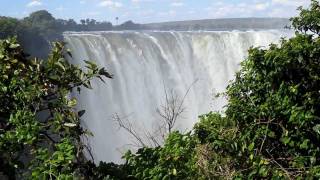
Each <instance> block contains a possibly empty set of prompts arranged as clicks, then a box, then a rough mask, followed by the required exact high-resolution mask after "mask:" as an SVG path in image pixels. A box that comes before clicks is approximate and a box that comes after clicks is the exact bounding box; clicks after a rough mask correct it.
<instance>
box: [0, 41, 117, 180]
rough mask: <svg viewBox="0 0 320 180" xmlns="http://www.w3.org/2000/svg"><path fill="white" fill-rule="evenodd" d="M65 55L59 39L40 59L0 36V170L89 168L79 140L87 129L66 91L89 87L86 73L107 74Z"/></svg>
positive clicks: (82, 172) (41, 173)
mask: <svg viewBox="0 0 320 180" xmlns="http://www.w3.org/2000/svg"><path fill="white" fill-rule="evenodd" d="M66 56H67V51H66V50H65V48H64V46H63V44H61V43H55V44H54V46H53V49H52V53H51V54H50V55H49V58H48V59H47V60H46V61H42V60H38V59H28V58H27V57H26V56H25V54H24V53H23V52H22V49H21V47H20V45H19V44H18V43H17V42H16V40H15V39H14V38H13V39H7V40H1V41H0V99H1V101H0V176H1V174H4V175H5V176H7V177H9V178H10V179H14V178H18V179H21V178H22V177H30V178H31V179H72V178H73V177H77V176H78V177H81V176H82V177H87V176H89V174H90V173H91V172H89V171H91V169H90V168H88V167H89V165H90V162H88V161H86V159H85V158H84V156H83V153H82V152H83V151H85V149H86V145H85V144H83V143H82V142H81V140H80V136H85V135H86V134H87V131H86V130H85V129H82V128H81V126H80V117H81V115H82V114H83V113H84V111H80V112H76V111H75V109H74V106H75V105H76V104H77V101H76V99H74V98H70V97H69V94H70V92H71V91H73V90H74V89H77V90H78V91H80V87H81V86H85V87H89V88H90V80H91V79H92V78H95V77H98V78H100V79H101V80H102V76H106V77H109V78H110V77H111V76H110V75H109V74H108V73H107V72H106V71H105V70H104V69H98V67H97V66H96V65H95V64H93V63H91V62H88V61H87V69H86V71H84V70H82V69H80V68H79V67H77V66H74V65H72V64H69V63H68V62H67V60H66V59H65V57H66ZM1 177H2V176H1ZM1 177H0V178H1Z"/></svg>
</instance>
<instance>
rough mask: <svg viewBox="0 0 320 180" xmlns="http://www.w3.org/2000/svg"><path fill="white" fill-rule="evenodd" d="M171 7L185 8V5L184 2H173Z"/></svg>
mask: <svg viewBox="0 0 320 180" xmlns="http://www.w3.org/2000/svg"><path fill="white" fill-rule="evenodd" d="M170 6H174V7H181V6H184V3H183V2H173V3H171V4H170Z"/></svg>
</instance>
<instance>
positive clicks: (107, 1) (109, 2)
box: [99, 0, 123, 8]
mask: <svg viewBox="0 0 320 180" xmlns="http://www.w3.org/2000/svg"><path fill="white" fill-rule="evenodd" d="M99 6H101V7H109V8H121V7H122V6H123V4H122V3H121V2H117V1H112V0H103V1H101V2H100V3H99Z"/></svg>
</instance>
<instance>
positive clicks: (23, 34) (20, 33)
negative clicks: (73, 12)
mask: <svg viewBox="0 0 320 180" xmlns="http://www.w3.org/2000/svg"><path fill="white" fill-rule="evenodd" d="M140 28H141V25H139V24H136V23H134V22H132V21H126V22H124V23H123V24H120V25H116V26H114V25H113V24H112V23H111V22H107V21H102V22H100V21H97V20H95V19H89V18H87V19H81V20H80V23H77V22H76V21H75V20H74V19H68V20H65V19H56V18H55V17H53V16H52V14H50V13H49V12H48V11H46V10H39V11H35V12H33V13H31V14H30V15H29V16H27V17H25V18H22V19H17V18H12V17H5V16H0V39H4V38H8V37H12V36H17V39H18V41H19V43H21V45H22V47H23V48H24V49H25V51H26V52H28V53H29V54H31V55H32V56H36V57H42V58H45V57H46V56H47V54H48V53H49V51H50V42H52V41H62V40H63V36H62V33H63V32H65V31H111V30H133V29H135V30H136V29H140Z"/></svg>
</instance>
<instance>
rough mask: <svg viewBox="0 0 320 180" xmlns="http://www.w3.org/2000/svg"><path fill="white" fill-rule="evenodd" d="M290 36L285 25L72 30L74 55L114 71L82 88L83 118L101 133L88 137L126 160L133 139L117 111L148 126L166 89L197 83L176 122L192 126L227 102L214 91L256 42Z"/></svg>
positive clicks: (97, 154)
mask: <svg viewBox="0 0 320 180" xmlns="http://www.w3.org/2000/svg"><path fill="white" fill-rule="evenodd" d="M289 36H292V33H291V32H287V31H280V30H265V31H245V32H243V31H242V32H240V31H228V32H149V31H148V32H143V31H142V32H80V33H78V32H67V33H65V34H64V37H65V40H66V42H67V45H68V47H69V48H70V49H71V50H72V54H73V62H74V63H76V64H80V65H83V60H92V61H95V62H96V63H97V64H98V65H99V66H103V67H106V69H107V70H108V71H109V72H110V73H112V74H113V75H114V79H112V80H109V79H108V80H107V81H106V83H105V84H104V83H101V82H98V81H94V82H93V90H86V89H83V91H82V92H81V94H80V95H79V96H80V97H79V98H80V102H79V108H80V109H85V110H86V113H85V115H84V119H85V120H84V122H83V126H85V127H86V128H88V129H89V130H90V131H91V132H93V134H94V137H92V138H90V141H89V142H90V146H91V147H92V149H93V151H92V154H93V156H94V158H95V161H96V162H98V161H100V160H102V161H107V162H108V161H115V162H119V161H120V157H121V153H123V152H124V150H126V149H128V148H130V146H129V144H131V143H132V140H133V139H132V138H131V137H130V136H129V134H128V133H127V132H126V131H123V130H119V128H118V125H117V123H116V122H114V120H113V119H112V116H113V115H114V114H115V113H117V114H118V115H119V116H120V117H125V118H127V119H129V120H130V121H131V122H134V124H139V126H140V129H139V131H141V132H142V131H143V129H151V128H154V127H155V126H156V125H155V124H156V123H157V122H159V121H160V119H161V118H160V117H159V114H158V113H157V112H156V109H157V108H159V107H161V105H163V103H164V100H165V89H167V90H173V91H174V92H175V93H176V94H177V96H179V97H182V96H183V95H184V94H185V93H186V92H187V91H188V89H190V91H189V92H188V94H187V96H186V99H185V101H184V104H183V105H184V107H185V111H184V112H183V114H182V115H181V118H180V119H179V120H178V121H177V123H176V126H175V128H176V129H179V130H181V131H186V130H188V129H191V128H192V126H193V125H194V123H195V122H197V120H198V115H201V114H203V113H207V112H209V111H218V110H222V107H223V105H225V103H226V102H225V100H223V99H215V98H214V95H215V94H216V93H219V92H223V91H224V90H225V88H226V86H227V84H228V82H229V81H230V80H232V79H233V78H234V74H235V72H236V71H237V70H239V67H240V62H241V61H242V60H243V59H245V58H246V56H247V50H248V49H249V48H250V47H251V46H261V47H268V45H269V44H270V43H278V42H279V40H280V38H281V37H289ZM194 82H195V83H194Z"/></svg>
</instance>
